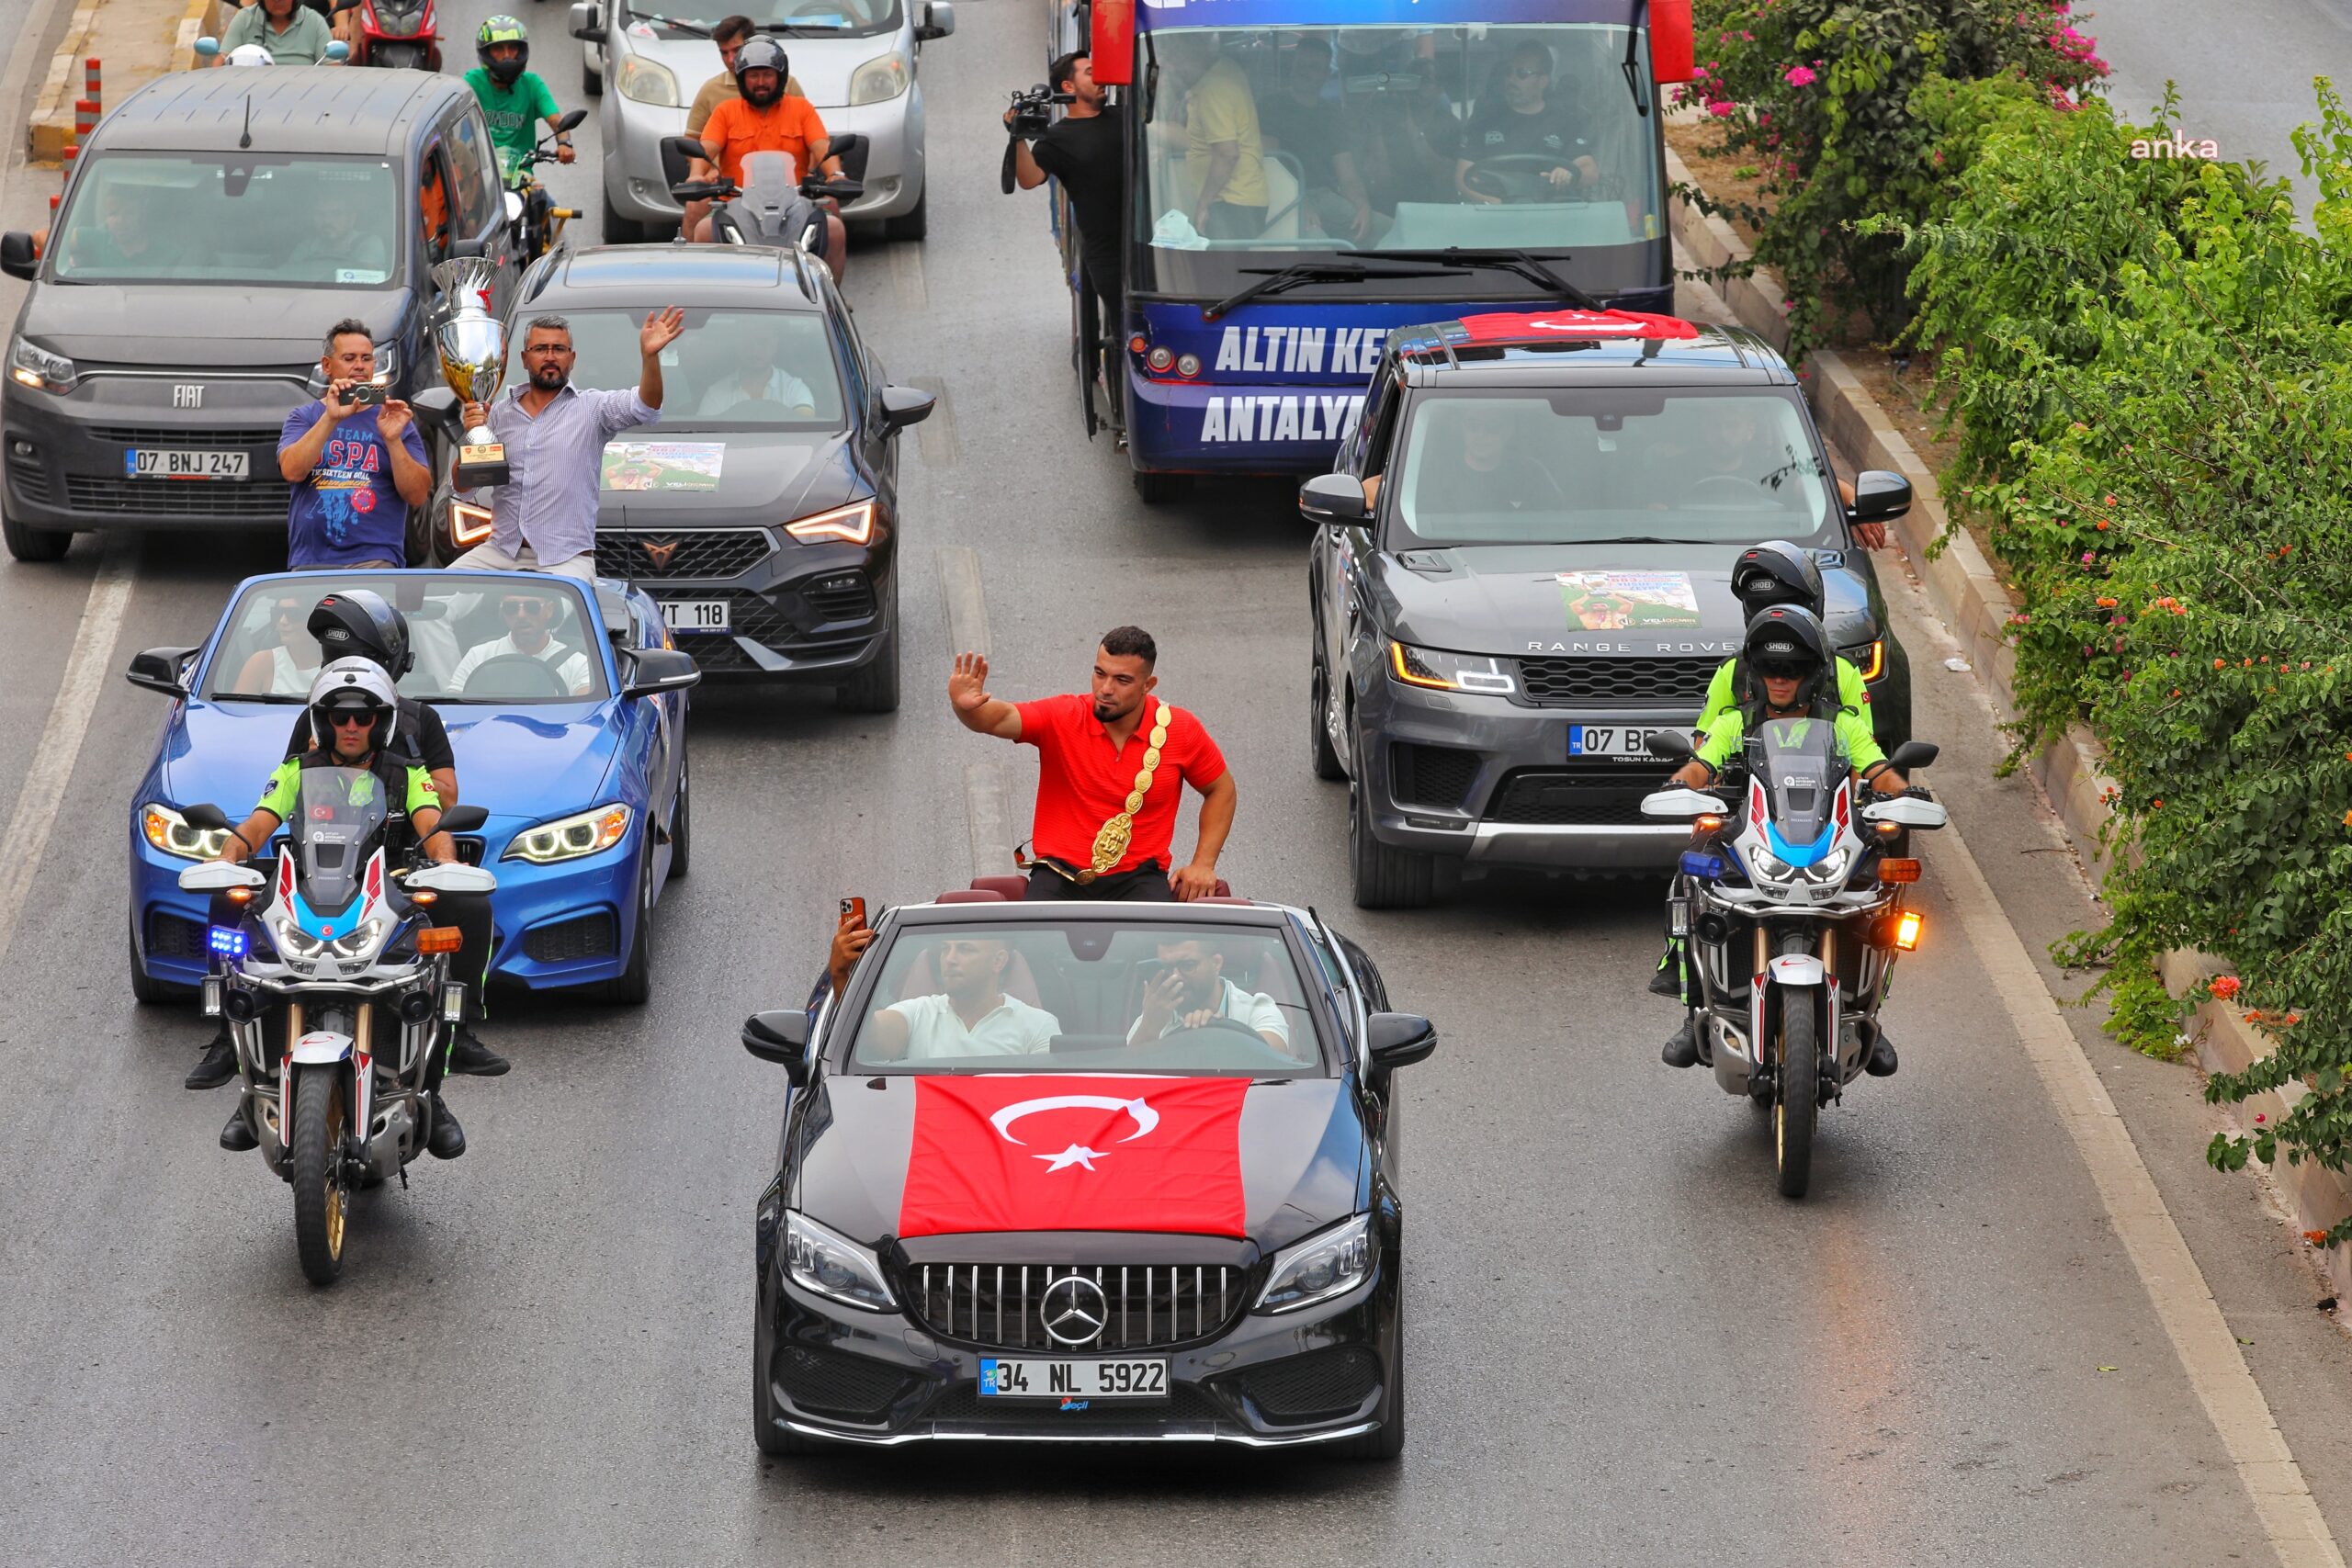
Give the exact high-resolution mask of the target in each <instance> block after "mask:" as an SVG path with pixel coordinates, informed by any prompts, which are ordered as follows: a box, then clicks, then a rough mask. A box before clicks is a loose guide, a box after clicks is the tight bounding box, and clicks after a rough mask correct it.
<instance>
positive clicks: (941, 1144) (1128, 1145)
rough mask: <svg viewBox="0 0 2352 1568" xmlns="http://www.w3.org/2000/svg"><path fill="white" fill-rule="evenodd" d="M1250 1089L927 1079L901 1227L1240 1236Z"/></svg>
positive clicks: (1062, 1079)
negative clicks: (1244, 1108)
mask: <svg viewBox="0 0 2352 1568" xmlns="http://www.w3.org/2000/svg"><path fill="white" fill-rule="evenodd" d="M1249 1092H1250V1080H1249V1079H1248V1078H1164V1077H1075V1076H1072V1075H1069V1074H1065V1073H1018V1074H1004V1075H994V1074H991V1075H989V1076H988V1077H927V1078H919V1079H917V1080H916V1082H915V1132H914V1145H913V1147H912V1148H911V1149H910V1151H909V1153H908V1156H907V1184H906V1188H905V1190H903V1192H901V1194H900V1195H899V1235H902V1236H911V1235H952V1234H956V1233H961V1232H967V1231H1178V1232H1183V1233H1187V1234H1191V1235H1232V1236H1238V1235H1245V1234H1247V1233H1246V1232H1245V1231H1244V1229H1243V1225H1242V1221H1243V1218H1244V1210H1245V1205H1244V1201H1243V1198H1242V1193H1241V1102H1242V1100H1244V1099H1245V1098H1246V1097H1247V1096H1248V1095H1249Z"/></svg>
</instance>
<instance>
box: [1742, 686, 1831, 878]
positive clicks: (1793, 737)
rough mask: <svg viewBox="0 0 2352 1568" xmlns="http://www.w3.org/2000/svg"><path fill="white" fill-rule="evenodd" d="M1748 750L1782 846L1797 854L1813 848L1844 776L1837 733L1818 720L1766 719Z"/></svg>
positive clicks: (1821, 720)
mask: <svg viewBox="0 0 2352 1568" xmlns="http://www.w3.org/2000/svg"><path fill="white" fill-rule="evenodd" d="M1748 747H1749V755H1750V757H1751V759H1760V761H1761V766H1762V768H1763V773H1762V777H1763V780H1764V787H1765V789H1766V790H1767V791H1768V792H1770V795H1771V796H1772V826H1773V828H1774V829H1776V830H1777V831H1778V832H1779V833H1780V835H1781V842H1782V843H1785V844H1790V845H1793V846H1797V847H1800V848H1802V847H1804V846H1805V845H1808V844H1811V843H1813V842H1815V840H1818V839H1819V838H1820V837H1821V834H1822V830H1823V829H1825V828H1826V826H1827V825H1828V822H1829V811H1830V806H1831V803H1832V802H1833V801H1834V800H1836V798H1837V795H1838V784H1839V783H1840V782H1841V781H1842V780H1843V779H1844V778H1845V776H1846V772H1847V769H1846V756H1845V753H1844V752H1843V751H1842V750H1839V748H1838V731H1837V728H1836V727H1834V726H1833V725H1831V724H1830V723H1829V722H1828V721H1827V720H1826V719H1819V718H1775V719H1768V720H1766V721H1765V722H1764V723H1763V724H1762V725H1761V726H1759V727H1758V729H1757V732H1756V738H1755V739H1753V740H1751V741H1750V742H1749V743H1748Z"/></svg>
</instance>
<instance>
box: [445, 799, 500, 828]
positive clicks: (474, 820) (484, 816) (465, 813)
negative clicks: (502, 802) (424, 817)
mask: <svg viewBox="0 0 2352 1568" xmlns="http://www.w3.org/2000/svg"><path fill="white" fill-rule="evenodd" d="M489 822H490V812H489V810H488V809H487V808H485V807H480V806H470V805H469V806H453V807H449V809H448V810H447V811H444V812H443V813H442V814H441V831H443V832H444V833H479V832H481V830H482V829H483V828H484V827H486V826H487V825H488V824H489Z"/></svg>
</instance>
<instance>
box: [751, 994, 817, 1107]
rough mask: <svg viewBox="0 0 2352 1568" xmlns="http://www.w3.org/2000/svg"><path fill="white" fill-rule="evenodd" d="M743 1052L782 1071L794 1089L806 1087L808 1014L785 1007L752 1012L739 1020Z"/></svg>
mask: <svg viewBox="0 0 2352 1568" xmlns="http://www.w3.org/2000/svg"><path fill="white" fill-rule="evenodd" d="M743 1049H744V1050H746V1051H749V1052H750V1053H751V1054H752V1055H754V1056H757V1057H758V1058H759V1059H760V1060H761V1061H763V1062H774V1063H775V1064H776V1065H777V1066H780V1067H782V1068H783V1069H784V1076H785V1077H787V1078H789V1079H791V1080H792V1087H793V1088H795V1089H806V1088H808V1087H809V1015H808V1014H807V1013H805V1012H796V1011H794V1010H791V1009H789V1008H777V1009H775V1010H774V1011H771V1012H755V1013H753V1014H752V1016H751V1017H749V1018H747V1019H745V1020H744V1021H743Z"/></svg>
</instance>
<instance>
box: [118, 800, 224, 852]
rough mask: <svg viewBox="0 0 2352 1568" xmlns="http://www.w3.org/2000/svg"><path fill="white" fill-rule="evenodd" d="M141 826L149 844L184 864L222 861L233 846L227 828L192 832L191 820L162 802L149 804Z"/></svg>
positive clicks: (203, 829) (141, 819)
mask: <svg viewBox="0 0 2352 1568" xmlns="http://www.w3.org/2000/svg"><path fill="white" fill-rule="evenodd" d="M139 824H140V827H141V830H143V831H144V832H145V833H146V835H147V841H148V842H149V843H151V844H153V845H154V846H155V847H156V848H157V849H159V850H161V851H163V852H164V853H165V854H167V855H177V856H178V857H179V858H180V859H182V860H219V859H220V852H221V851H222V850H224V849H226V848H228V846H229V829H226V828H191V827H189V826H188V825H187V818H185V817H183V816H181V815H180V814H179V813H178V812H176V811H175V810H173V809H172V808H171V807H168V806H165V805H164V804H162V803H161V802H159V801H149V802H148V803H147V806H146V807H145V809H143V810H141V812H140V813H139Z"/></svg>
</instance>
